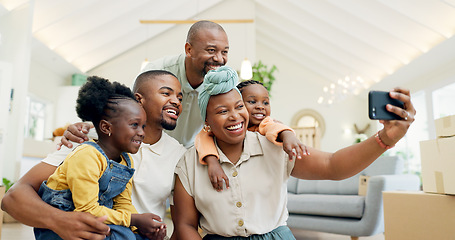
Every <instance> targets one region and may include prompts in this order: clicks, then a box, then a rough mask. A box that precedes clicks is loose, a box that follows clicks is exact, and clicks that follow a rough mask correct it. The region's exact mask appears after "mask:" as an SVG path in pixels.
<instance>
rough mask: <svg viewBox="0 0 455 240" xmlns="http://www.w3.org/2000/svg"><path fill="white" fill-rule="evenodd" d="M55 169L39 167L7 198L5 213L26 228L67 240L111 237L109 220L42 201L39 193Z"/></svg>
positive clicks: (39, 165) (29, 172)
mask: <svg viewBox="0 0 455 240" xmlns="http://www.w3.org/2000/svg"><path fill="white" fill-rule="evenodd" d="M55 169H56V167H55V166H52V165H49V164H46V163H43V162H41V163H38V164H37V165H35V166H34V167H33V168H32V169H30V170H29V171H28V172H27V173H26V174H25V175H24V176H23V177H22V178H20V179H19V180H18V181H17V182H16V183H15V184H14V185H13V186H12V187H11V188H10V190H9V191H8V192H7V193H6V194H5V197H4V198H3V200H2V209H3V210H4V211H6V212H8V213H9V214H10V215H11V216H13V217H14V218H15V219H16V220H18V221H20V222H22V223H24V224H26V225H29V226H33V227H38V228H47V229H50V230H52V231H54V232H55V233H57V234H58V235H59V236H60V237H62V238H63V239H71V240H72V239H104V238H105V237H106V235H107V234H108V233H109V227H108V226H107V225H105V224H104V223H102V222H103V221H104V220H105V217H102V218H95V217H94V216H92V215H91V214H88V213H81V212H65V211H62V210H59V209H57V208H54V207H52V206H50V205H48V204H47V203H45V202H44V201H42V200H41V198H40V197H39V195H38V194H37V191H38V190H39V187H40V185H41V183H42V182H43V181H44V180H46V179H47V178H48V177H49V176H50V175H51V174H52V173H53V172H54V171H55Z"/></svg>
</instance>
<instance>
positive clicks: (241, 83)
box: [237, 80, 265, 92]
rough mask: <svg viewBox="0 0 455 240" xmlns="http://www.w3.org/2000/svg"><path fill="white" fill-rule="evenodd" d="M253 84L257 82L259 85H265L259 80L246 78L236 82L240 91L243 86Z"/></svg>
mask: <svg viewBox="0 0 455 240" xmlns="http://www.w3.org/2000/svg"><path fill="white" fill-rule="evenodd" d="M253 84H259V85H261V86H263V87H265V86H264V84H262V83H261V82H259V81H256V80H247V81H243V82H240V83H239V84H237V88H238V89H239V91H240V92H242V91H243V88H244V87H247V86H250V85H253Z"/></svg>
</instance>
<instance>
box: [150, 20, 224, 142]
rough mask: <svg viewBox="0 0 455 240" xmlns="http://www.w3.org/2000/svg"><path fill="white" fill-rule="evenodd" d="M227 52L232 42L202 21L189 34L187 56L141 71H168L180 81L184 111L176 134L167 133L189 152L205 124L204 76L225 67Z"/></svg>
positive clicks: (164, 60) (215, 26) (217, 27)
mask: <svg viewBox="0 0 455 240" xmlns="http://www.w3.org/2000/svg"><path fill="white" fill-rule="evenodd" d="M228 52H229V42H228V37H227V34H226V32H225V31H224V29H223V28H222V27H221V26H220V25H219V24H217V23H214V22H210V21H199V22H196V23H194V24H193V25H192V26H191V28H190V30H189V31H188V35H187V38H186V43H185V54H183V53H182V54H180V55H177V56H168V57H164V58H161V59H158V60H156V61H153V62H151V63H149V64H148V65H146V66H145V67H144V69H142V71H147V70H151V69H163V70H167V71H169V72H172V73H173V74H175V75H176V76H177V78H178V79H179V81H180V84H181V85H182V92H183V101H182V106H183V110H182V112H181V114H180V117H179V120H178V121H177V127H176V128H175V130H173V131H167V133H168V134H169V135H170V136H172V137H174V138H175V139H177V141H179V142H180V143H181V144H183V145H184V146H185V147H186V148H189V147H191V146H193V144H194V138H195V137H196V135H197V133H199V132H200V131H201V129H202V125H203V124H204V121H203V120H202V118H201V116H200V114H199V106H198V103H197V98H198V94H199V92H200V91H202V82H203V81H204V76H205V74H207V72H208V71H210V70H212V69H217V68H219V67H220V66H223V65H225V64H226V62H227V60H228Z"/></svg>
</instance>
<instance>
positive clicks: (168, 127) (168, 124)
mask: <svg viewBox="0 0 455 240" xmlns="http://www.w3.org/2000/svg"><path fill="white" fill-rule="evenodd" d="M160 124H161V126H162V127H163V128H164V129H166V130H174V129H175V127H176V126H177V121H166V120H164V118H163V116H161V121H160Z"/></svg>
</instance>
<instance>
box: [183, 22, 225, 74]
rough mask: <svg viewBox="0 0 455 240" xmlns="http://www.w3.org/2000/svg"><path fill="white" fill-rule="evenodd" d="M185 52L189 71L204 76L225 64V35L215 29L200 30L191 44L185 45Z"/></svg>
mask: <svg viewBox="0 0 455 240" xmlns="http://www.w3.org/2000/svg"><path fill="white" fill-rule="evenodd" d="M185 51H186V55H187V57H188V58H189V59H190V63H191V64H190V68H191V69H189V70H191V71H194V72H197V73H198V74H200V75H201V76H205V74H207V72H208V71H210V70H213V69H217V68H219V67H220V66H223V65H225V64H226V62H227V60H228V52H229V42H228V38H227V35H226V33H225V32H224V31H222V30H220V29H217V28H205V29H200V30H199V31H198V32H197V33H196V35H195V37H194V39H192V40H191V43H188V42H187V43H186V45H185ZM187 71H188V69H187Z"/></svg>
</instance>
